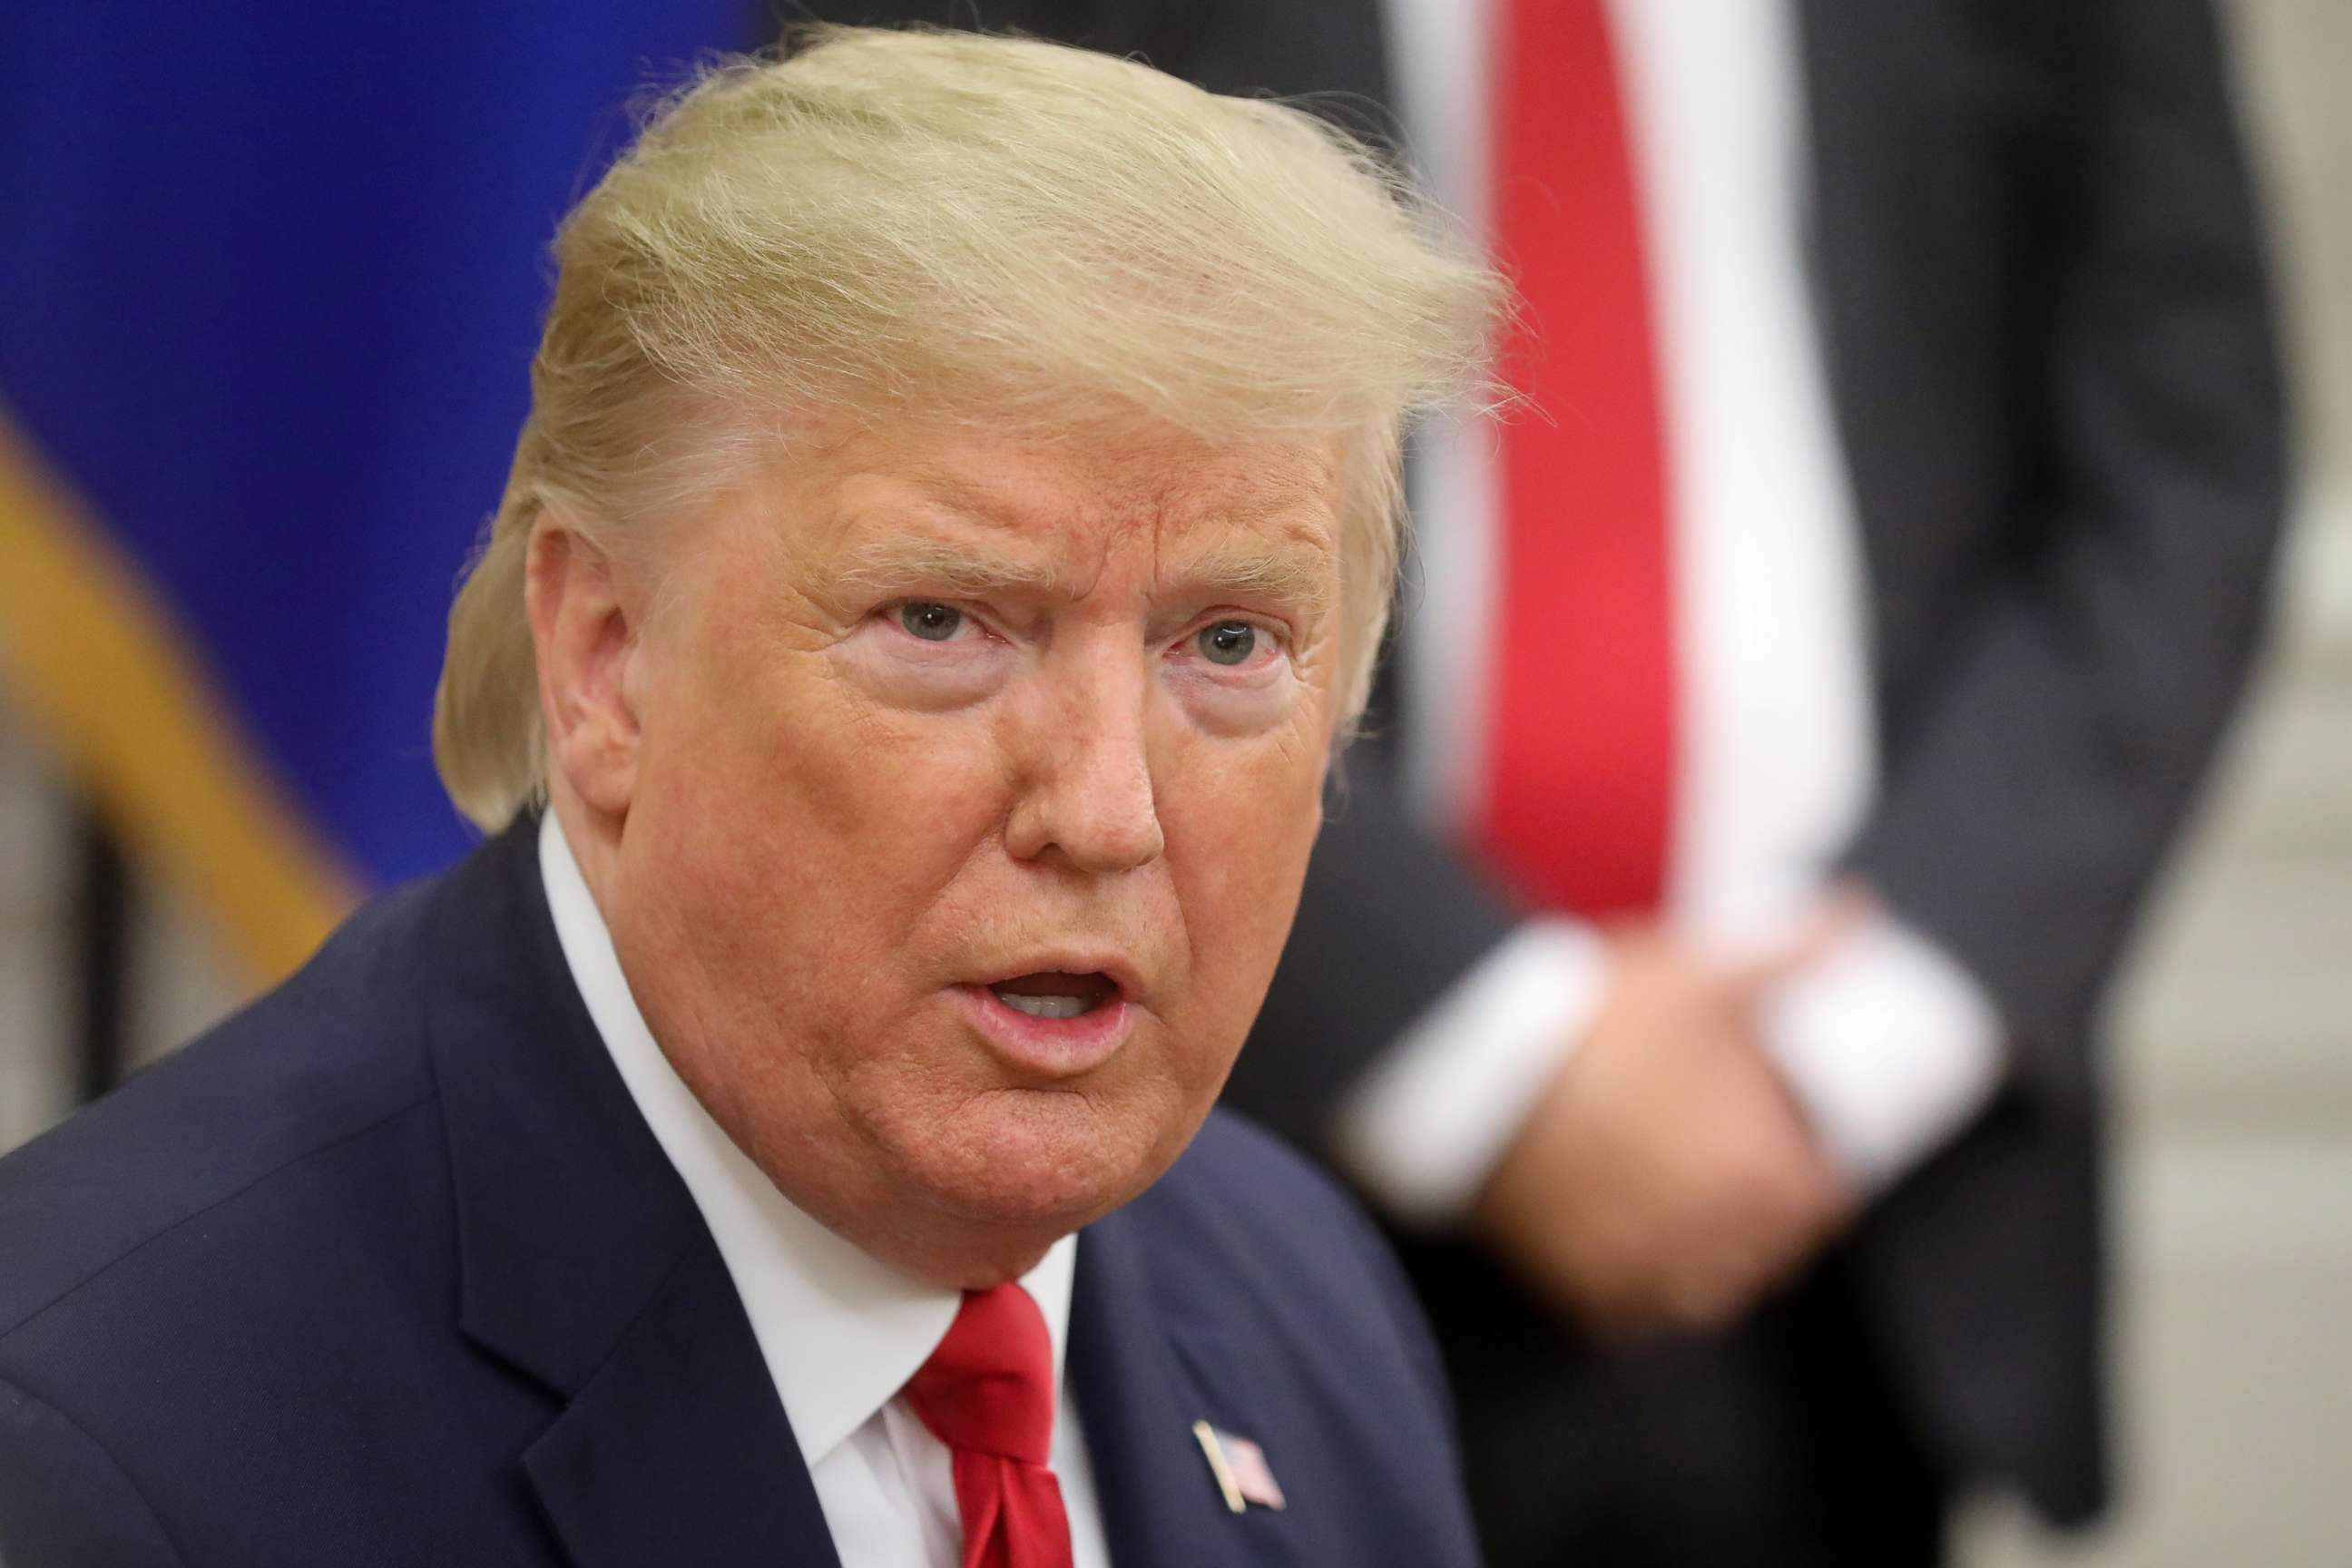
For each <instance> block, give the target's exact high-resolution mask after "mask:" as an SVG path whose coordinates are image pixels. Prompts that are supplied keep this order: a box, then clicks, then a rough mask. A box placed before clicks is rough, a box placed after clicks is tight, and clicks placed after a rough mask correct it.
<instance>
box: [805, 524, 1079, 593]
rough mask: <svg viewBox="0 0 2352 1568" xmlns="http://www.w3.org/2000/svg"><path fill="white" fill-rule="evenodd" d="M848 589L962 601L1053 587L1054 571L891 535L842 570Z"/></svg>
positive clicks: (963, 548)
mask: <svg viewBox="0 0 2352 1568" xmlns="http://www.w3.org/2000/svg"><path fill="white" fill-rule="evenodd" d="M839 581H840V583H841V584H842V585H843V586H845V587H849V588H862V589H865V590H866V591H867V592H869V593H881V594H889V593H897V592H899V591H901V590H911V589H922V590H924V591H927V592H931V591H936V592H941V593H946V594H950V595H954V596H956V597H959V598H973V599H981V598H986V597H987V596H989V595H992V594H1001V593H1008V592H1013V591H1016V590H1024V589H1028V590H1042V589H1045V588H1050V587H1052V586H1053V585H1054V581H1055V574H1054V569H1053V568H1052V567H1050V566H1048V565H1046V564H1045V563H1043V562H1036V561H1019V560H1014V559H1013V558H1011V557H1008V556H1003V555H984V554H980V553H976V552H973V551H972V550H971V549H970V548H969V547H967V546H964V545H959V544H950V543H949V542H947V541H945V540H941V539H926V538H924V537H923V536H922V535H920V534H903V533H902V534H893V535H891V536H889V537H888V538H885V539H877V540H873V541H870V542H867V543H866V544H863V545H861V546H859V547H858V548H857V549H856V551H855V552H852V553H851V555H850V557H849V559H848V561H847V562H846V563H845V565H844V566H843V568H842V572H841V576H840V579H839Z"/></svg>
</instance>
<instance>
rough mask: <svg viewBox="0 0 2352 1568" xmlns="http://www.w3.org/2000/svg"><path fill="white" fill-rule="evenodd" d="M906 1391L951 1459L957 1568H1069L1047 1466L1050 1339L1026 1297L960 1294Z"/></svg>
mask: <svg viewBox="0 0 2352 1568" xmlns="http://www.w3.org/2000/svg"><path fill="white" fill-rule="evenodd" d="M906 1392H907V1400H908V1404H910V1405H913V1406H914V1407H915V1414H916V1415H919V1416H920V1417H921V1418H922V1422H923V1425H924V1426H928V1427H929V1428H930V1429H931V1436H934V1437H937V1438H938V1439H939V1440H940V1442H942V1443H945V1444H946V1445H947V1446H948V1448H949V1451H950V1453H951V1454H953V1455H954V1457H955V1489H956V1508H957V1510H958V1511H959V1512H961V1514H962V1515H963V1568H1070V1521H1069V1519H1068V1516H1067V1515H1066V1514H1065V1513H1064V1512H1063V1511H1062V1489H1061V1486H1060V1484H1059V1483H1058V1482H1056V1481H1055V1479H1054V1472H1053V1471H1052V1470H1050V1469H1048V1468H1046V1465H1047V1462H1048V1460H1049V1458H1051V1456H1052V1453H1053V1445H1054V1342H1053V1340H1052V1338H1051V1337H1050V1336H1049V1335H1048V1334H1047V1333H1046V1331H1045V1314H1044V1313H1042V1312H1040V1311H1038V1310H1037V1303H1036V1302H1034V1301H1033V1300H1030V1299H1029V1292H1027V1291H1026V1290H1024V1289H1022V1288H1021V1287H1020V1286H1018V1285H999V1286H997V1287H995V1288H994V1289H989V1290H967V1291H965V1292H964V1298H963V1306H962V1308H961V1310H958V1312H957V1313H956V1321H955V1323H954V1325H953V1326H952V1327H951V1328H950V1329H949V1330H948V1337H947V1338H946V1339H944V1340H941V1341H940V1348H939V1349H937V1350H935V1351H933V1352H931V1359H930V1360H929V1361H927V1362H925V1363H923V1365H922V1369H921V1370H920V1371H919V1372H917V1373H915V1375H914V1376H913V1377H912V1378H911V1379H909V1380H908V1384H907V1391H906Z"/></svg>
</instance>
